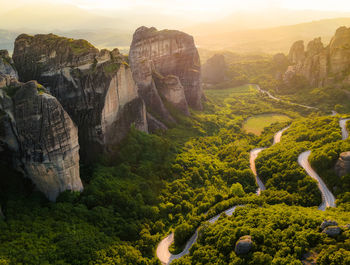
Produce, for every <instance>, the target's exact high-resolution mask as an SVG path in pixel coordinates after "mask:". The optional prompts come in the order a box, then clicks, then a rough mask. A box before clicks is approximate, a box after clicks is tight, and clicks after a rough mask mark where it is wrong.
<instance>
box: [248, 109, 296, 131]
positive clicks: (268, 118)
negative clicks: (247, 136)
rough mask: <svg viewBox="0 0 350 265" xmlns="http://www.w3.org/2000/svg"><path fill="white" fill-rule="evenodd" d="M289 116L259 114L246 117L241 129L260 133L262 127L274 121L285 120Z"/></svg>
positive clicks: (288, 119) (288, 118) (287, 119)
mask: <svg viewBox="0 0 350 265" xmlns="http://www.w3.org/2000/svg"><path fill="white" fill-rule="evenodd" d="M290 120H291V118H290V117H288V116H286V115H280V114H271V113H270V114H261V115H256V116H253V117H250V118H248V119H247V120H246V121H245V123H244V126H243V129H244V130H245V131H246V132H248V133H253V134H255V135H260V134H261V132H262V131H263V130H264V128H266V127H268V126H269V125H271V124H273V123H276V122H287V121H290Z"/></svg>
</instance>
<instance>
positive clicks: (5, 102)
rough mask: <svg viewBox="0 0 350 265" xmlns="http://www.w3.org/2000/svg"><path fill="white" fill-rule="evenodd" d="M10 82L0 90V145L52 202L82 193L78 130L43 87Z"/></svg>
mask: <svg viewBox="0 0 350 265" xmlns="http://www.w3.org/2000/svg"><path fill="white" fill-rule="evenodd" d="M3 78H4V77H3ZM7 79H8V80H12V79H11V78H7ZM11 82H12V83H10V86H4V87H2V88H0V112H1V115H0V143H1V145H2V146H3V147H4V149H6V150H7V151H8V152H9V153H10V154H12V156H13V160H14V165H15V167H16V168H17V169H18V170H19V171H21V172H23V173H24V175H25V176H26V177H29V178H30V179H31V180H32V182H33V183H34V184H35V186H36V187H37V188H38V190H40V191H41V192H43V193H44V194H45V195H46V197H47V198H48V199H49V200H51V201H55V200H56V198H57V196H58V195H59V193H60V192H62V191H65V190H71V191H81V190H83V185H82V182H81V179H80V175H79V143H78V129H77V127H76V126H75V124H74V123H73V121H72V120H71V118H70V117H69V115H68V114H67V112H66V111H65V110H64V109H63V107H62V105H61V104H60V103H59V102H58V100H57V99H56V98H55V97H53V96H52V95H50V94H49V93H48V92H47V91H46V89H45V88H44V87H43V86H41V85H40V84H38V83H37V82H35V81H30V82H27V83H25V84H23V83H20V82H18V81H17V82H15V81H14V80H12V81H11Z"/></svg>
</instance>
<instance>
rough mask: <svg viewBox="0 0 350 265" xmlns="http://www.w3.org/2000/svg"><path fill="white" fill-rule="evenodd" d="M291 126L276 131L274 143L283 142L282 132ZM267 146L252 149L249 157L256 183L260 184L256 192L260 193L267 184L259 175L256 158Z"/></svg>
mask: <svg viewBox="0 0 350 265" xmlns="http://www.w3.org/2000/svg"><path fill="white" fill-rule="evenodd" d="M288 128H289V126H288V127H286V128H283V129H282V130H280V131H278V132H277V133H275V135H274V137H273V144H272V145H275V144H278V143H279V142H281V139H282V134H283V132H284V131H285V130H287V129H288ZM265 149H266V147H264V148H255V149H253V150H252V151H250V158H249V163H250V169H251V171H252V172H253V174H254V176H255V179H256V183H257V184H258V189H257V191H256V193H257V194H258V195H260V193H261V191H263V190H265V189H266V188H265V185H264V183H263V182H262V181H261V179H260V178H259V176H258V173H257V171H256V166H255V160H256V159H257V157H258V155H259V153H260V152H261V151H262V150H265Z"/></svg>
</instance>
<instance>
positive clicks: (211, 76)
mask: <svg viewBox="0 0 350 265" xmlns="http://www.w3.org/2000/svg"><path fill="white" fill-rule="evenodd" d="M226 71H227V65H226V61H225V56H224V55H222V54H215V55H214V56H213V57H211V58H209V59H208V60H207V61H206V63H205V64H203V66H202V80H203V82H204V83H208V84H218V83H221V82H224V81H225V77H226Z"/></svg>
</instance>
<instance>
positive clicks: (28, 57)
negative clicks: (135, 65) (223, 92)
mask: <svg viewBox="0 0 350 265" xmlns="http://www.w3.org/2000/svg"><path fill="white" fill-rule="evenodd" d="M13 60H14V63H15V66H16V67H17V69H18V73H19V76H20V79H21V80H22V81H28V80H32V79H34V80H38V82H39V83H41V84H43V85H44V86H45V87H46V88H47V89H48V90H49V91H50V93H51V94H52V95H53V96H55V97H56V98H57V99H58V101H59V102H60V103H61V104H62V106H63V107H64V109H65V110H66V111H67V113H68V114H69V115H70V117H71V118H72V119H73V121H74V122H75V124H76V125H77V126H78V128H79V142H80V146H81V153H80V154H81V157H82V159H83V160H84V161H91V160H94V159H96V156H97V155H99V154H102V153H108V152H110V151H111V150H112V148H113V146H115V145H116V144H117V143H119V142H120V141H121V139H123V138H124V137H125V135H126V134H127V132H128V131H129V129H130V127H131V126H132V125H134V126H135V127H136V128H137V129H139V130H141V131H146V132H147V131H148V126H147V120H146V109H145V105H144V103H143V100H142V99H141V98H140V97H139V95H138V91H137V87H136V85H135V82H134V80H133V78H132V73H131V70H130V67H129V65H128V63H127V60H126V58H125V57H124V56H123V55H121V54H120V53H119V51H118V49H114V50H113V51H108V50H101V51H99V50H98V49H96V48H95V47H93V46H92V45H91V44H90V43H88V42H87V41H85V40H73V39H67V38H64V37H59V36H56V35H53V34H48V35H42V34H39V35H35V36H29V35H25V34H22V35H20V36H18V37H17V39H16V41H15V49H14V54H13Z"/></svg>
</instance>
